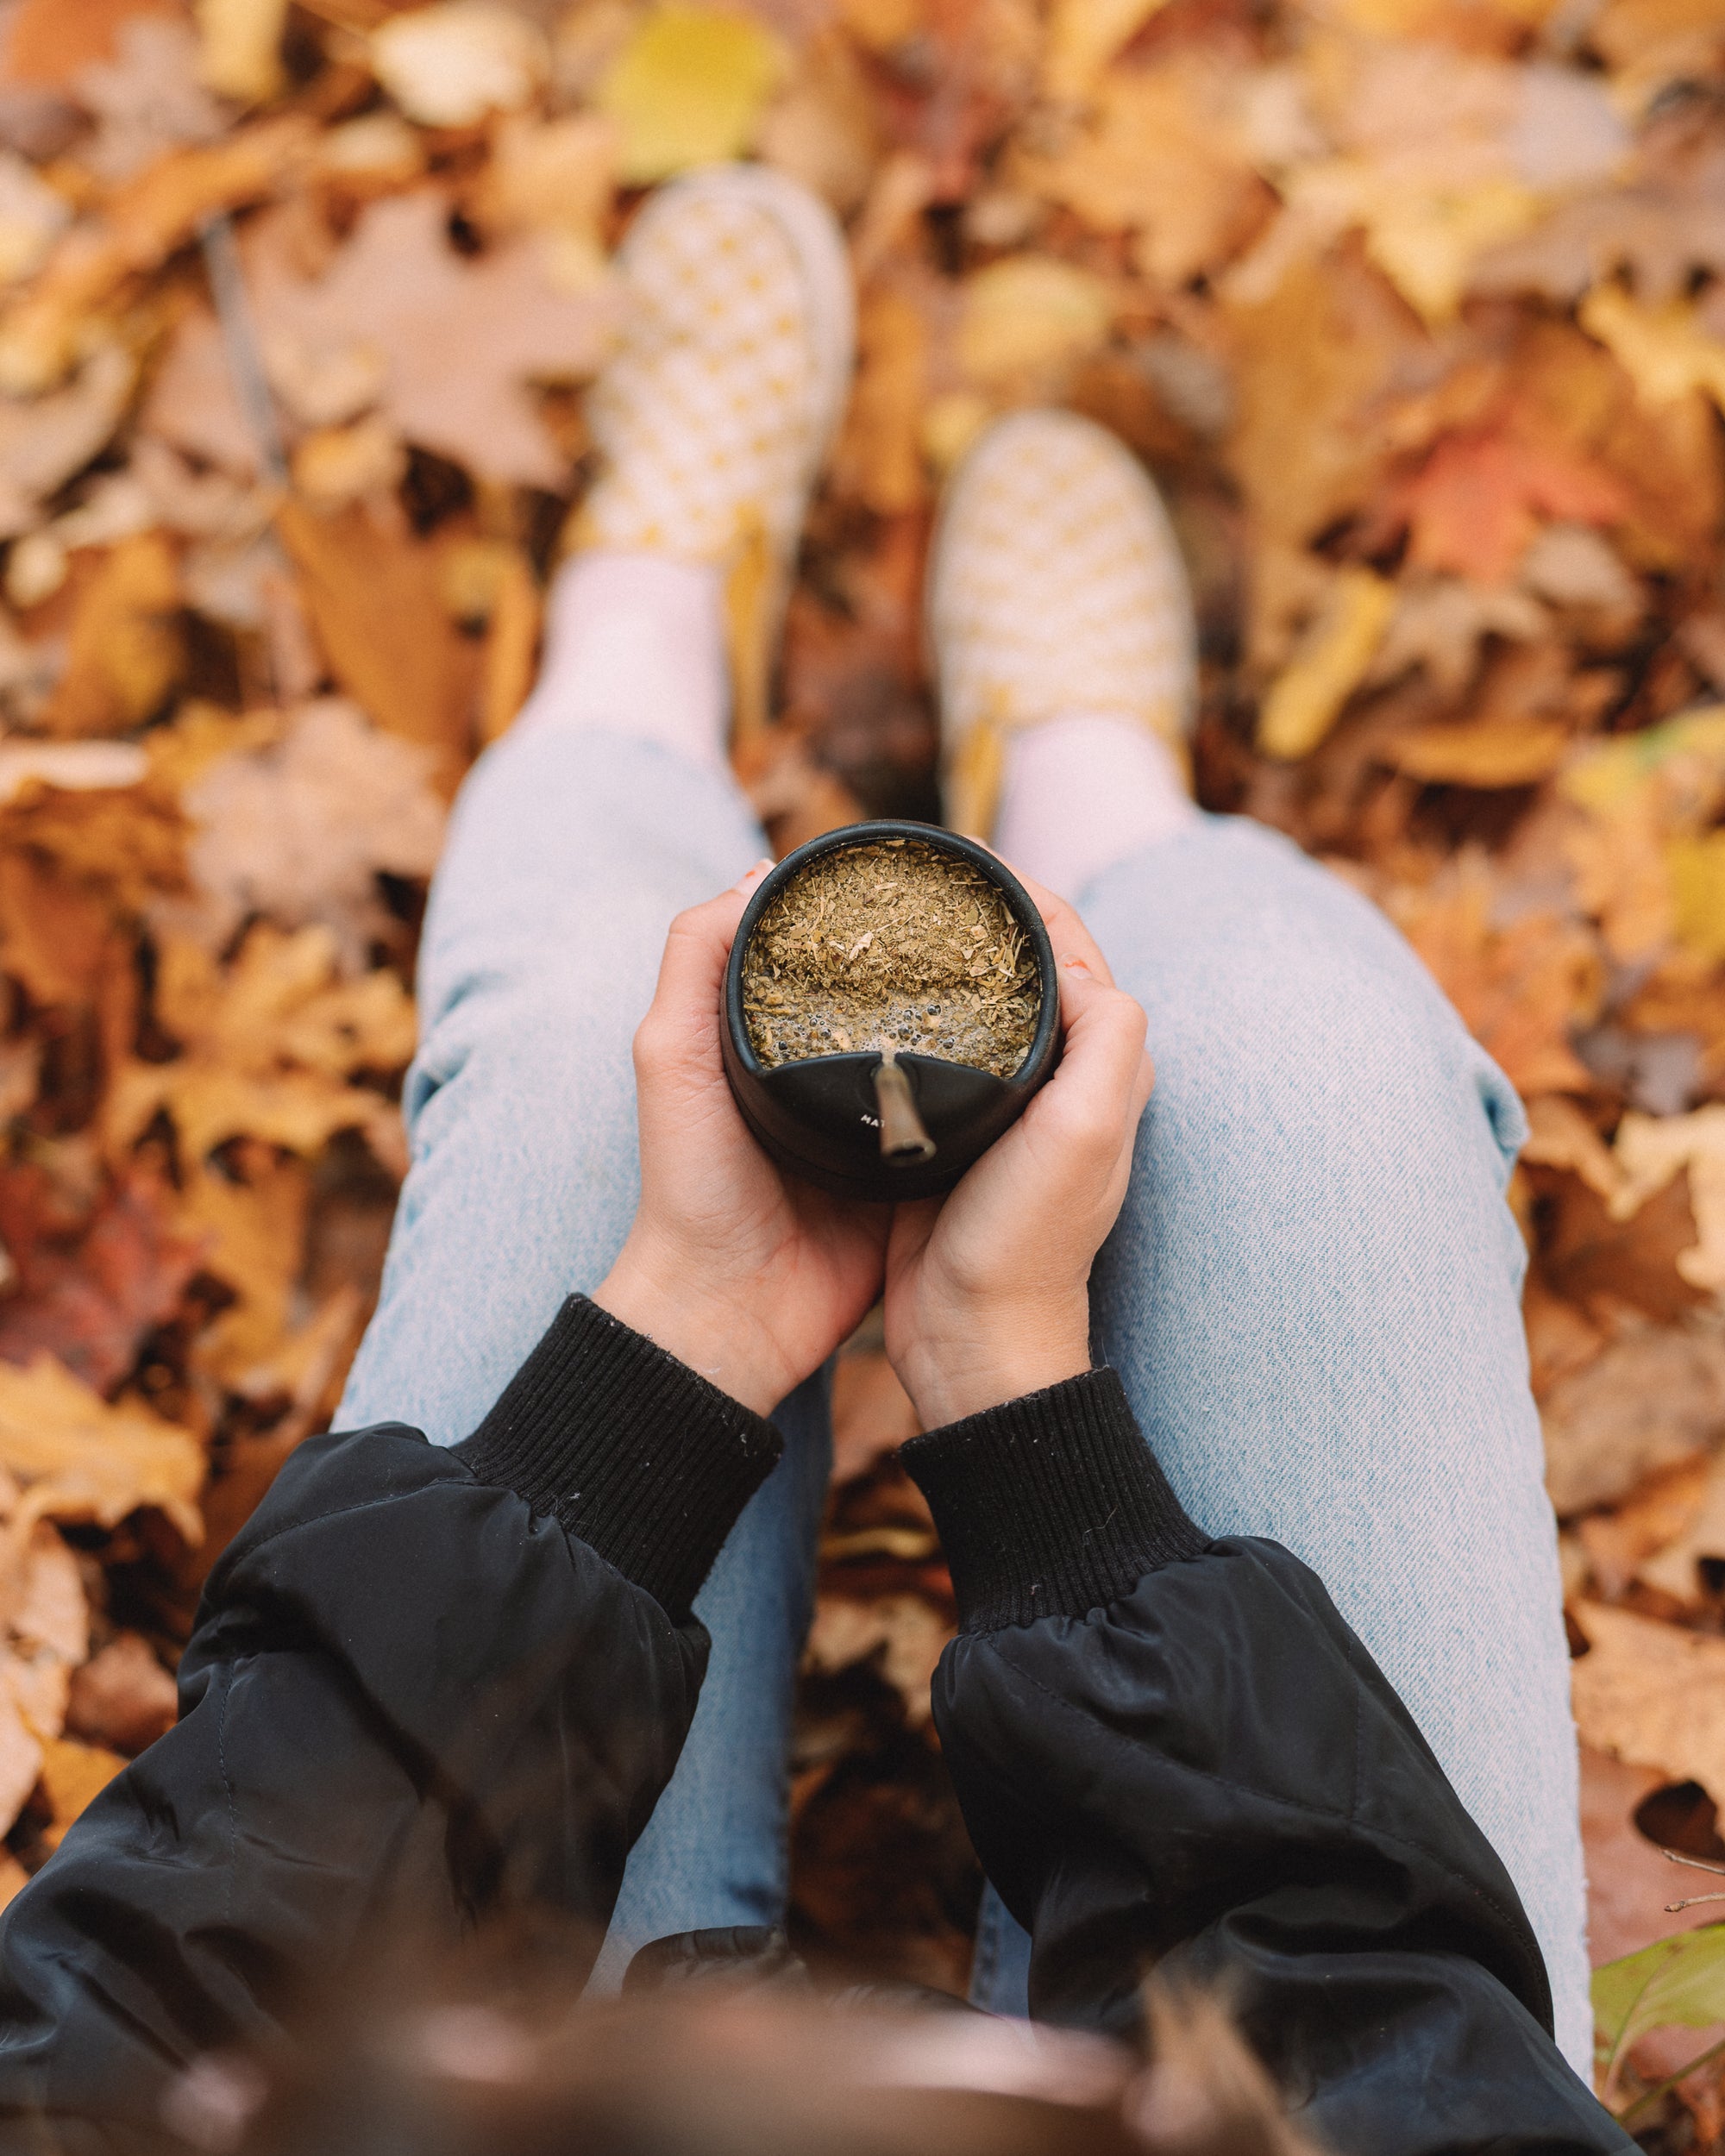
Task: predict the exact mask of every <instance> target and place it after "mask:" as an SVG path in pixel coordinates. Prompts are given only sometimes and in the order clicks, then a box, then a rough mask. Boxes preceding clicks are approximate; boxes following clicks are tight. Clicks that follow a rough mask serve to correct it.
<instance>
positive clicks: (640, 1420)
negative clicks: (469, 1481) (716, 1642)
mask: <svg viewBox="0 0 1725 2156" xmlns="http://www.w3.org/2000/svg"><path fill="white" fill-rule="evenodd" d="M454 1450H455V1456H456V1457H457V1458H459V1459H462V1460H465V1461H466V1463H467V1466H468V1467H469V1469H471V1470H472V1471H473V1473H474V1476H477V1477H478V1479H479V1480H480V1481H481V1482H499V1483H501V1484H503V1485H504V1486H505V1488H506V1489H512V1490H514V1491H515V1492H516V1493H517V1495H519V1496H521V1497H524V1498H525V1499H526V1501H527V1502H528V1503H529V1505H530V1506H531V1507H532V1508H533V1510H534V1511H535V1512H536V1513H550V1514H554V1515H555V1518H556V1519H557V1520H560V1521H561V1523H562V1525H563V1526H565V1527H566V1528H567V1529H568V1532H570V1533H571V1534H572V1535H579V1536H580V1539H581V1540H582V1541H583V1542H585V1543H586V1545H587V1546H588V1547H589V1548H590V1549H593V1550H595V1551H598V1553H599V1556H600V1557H604V1558H605V1561H606V1562H607V1564H614V1565H615V1566H616V1567H617V1569H618V1571H619V1572H621V1573H622V1574H623V1575H624V1577H625V1578H627V1579H631V1580H633V1581H634V1582H635V1583H636V1585H637V1587H643V1588H645V1589H646V1590H647V1592H648V1593H649V1595H652V1596H653V1597H654V1599H655V1601H657V1602H658V1603H659V1604H660V1605H661V1606H662V1608H663V1609H664V1610H665V1611H666V1612H667V1613H668V1614H669V1615H670V1616H672V1617H674V1618H679V1619H681V1617H683V1616H685V1615H686V1614H687V1611H688V1607H689V1604H690V1603H691V1602H692V1601H693V1600H694V1597H695V1594H696V1591H697V1589H699V1586H700V1583H701V1582H702V1581H703V1580H704V1579H705V1578H706V1576H707V1574H708V1572H709V1571H710V1570H712V1561H713V1559H714V1558H715V1557H717V1556H718V1552H719V1546H720V1545H721V1544H722V1543H723V1542H724V1538H725V1537H726V1535H728V1534H729V1533H730V1532H731V1528H732V1526H734V1525H735V1523H736V1520H737V1514H739V1513H740V1512H741V1511H742V1510H743V1507H744V1506H745V1505H746V1504H747V1503H748V1501H749V1500H750V1498H751V1497H752V1496H753V1495H755V1492H756V1490H757V1489H759V1488H760V1487H761V1485H762V1482H765V1481H766V1479H767V1477H768V1476H769V1475H770V1474H771V1473H772V1471H773V1470H774V1468H775V1466H776V1465H777V1464H778V1459H779V1455H780V1453H781V1451H783V1450H784V1441H783V1439H782V1438H781V1437H780V1435H779V1433H778V1432H777V1431H776V1430H775V1428H774V1427H773V1426H772V1424H771V1423H770V1422H767V1421H764V1420H762V1417H761V1416H759V1415H757V1414H754V1413H751V1412H750V1410H749V1409H748V1408H747V1407H743V1405H742V1403H741V1402H740V1401H735V1400H733V1399H731V1395H729V1394H728V1393H722V1392H720V1391H719V1389H718V1387H717V1386H716V1385H709V1384H708V1382H706V1378H704V1377H700V1376H697V1375H696V1374H695V1372H694V1371H693V1370H692V1369H689V1367H688V1366H687V1363H680V1362H679V1361H678V1360H677V1358H676V1357H675V1356H674V1355H668V1354H667V1353H666V1352H665V1351H664V1349H663V1348H661V1347H655V1345H654V1344H653V1342H652V1341H651V1340H649V1339H647V1338H645V1337H644V1336H643V1334H641V1333H639V1332H635V1331H634V1330H633V1329H632V1328H631V1327H630V1326H626V1325H624V1324H623V1323H622V1322H621V1321H620V1320H619V1319H616V1318H613V1317H612V1316H611V1315H610V1313H608V1312H606V1311H604V1310H601V1309H600V1308H599V1306H598V1304H597V1303H593V1302H589V1301H588V1300H587V1299H586V1296H585V1295H571V1296H570V1298H569V1300H568V1301H567V1302H566V1303H565V1304H564V1305H563V1307H562V1308H561V1310H560V1311H559V1312H558V1313H557V1315H556V1316H555V1318H554V1319H552V1321H551V1326H550V1330H549V1332H547V1333H546V1334H545V1337H544V1338H543V1339H542V1340H541V1341H540V1343H539V1344H538V1346H537V1347H536V1348H535V1349H534V1351H533V1352H532V1354H531V1355H530V1356H529V1357H528V1358H527V1360H526V1361H525V1362H524V1363H523V1364H522V1366H521V1368H520V1369H518V1370H517V1372H516V1374H515V1376H514V1377H512V1378H511V1381H510V1382H509V1384H508V1386H507V1388H505V1392H504V1394H503V1397H502V1398H501V1399H500V1400H499V1401H498V1403H497V1405H496V1407H493V1408H492V1411H491V1413H489V1414H488V1415H487V1416H486V1419H485V1420H484V1421H483V1422H482V1423H481V1424H480V1426H479V1428H478V1429H477V1430H475V1431H474V1434H473V1436H472V1437H470V1438H467V1440H466V1441H465V1442H464V1443H463V1444H461V1445H456V1446H455V1448H454Z"/></svg>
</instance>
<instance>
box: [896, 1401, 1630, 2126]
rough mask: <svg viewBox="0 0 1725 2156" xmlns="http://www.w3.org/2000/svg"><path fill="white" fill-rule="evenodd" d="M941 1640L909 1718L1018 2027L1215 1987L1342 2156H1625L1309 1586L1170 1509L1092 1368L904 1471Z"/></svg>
mask: <svg viewBox="0 0 1725 2156" xmlns="http://www.w3.org/2000/svg"><path fill="white" fill-rule="evenodd" d="M903 1457H904V1460H905V1463H906V1466H907V1467H908V1468H909V1470H910V1471H911V1473H912V1474H913V1476H915V1478H916V1480H917V1481H918V1482H919V1484H920V1486H921V1488H922V1489H923V1491H924V1493H925V1495H926V1496H927V1498H928V1500H929V1502H930V1504H931V1507H932V1508H933V1512H934V1516H935V1520H936V1524H937V1526H938V1528H939V1530H940V1533H941V1538H942V1541H943V1543H944V1547H945V1551H946V1554H947V1557H948V1559H949V1561H950V1564H951V1568H952V1576H953V1583H954V1587H955V1589H956V1592H957V1597H958V1606H959V1618H960V1631H959V1634H958V1637H957V1639H955V1640H954V1641H953V1643H952V1644H951V1645H950V1647H949V1648H948V1649H947V1651H946V1653H945V1654H944V1657H943V1658H942V1660H941V1664H940V1668H939V1670H938V1674H937V1677H936V1679H935V1689H934V1714H935V1721H936V1724H937V1727H938V1732H939V1735H940V1739H941V1743H942V1745H943V1747H944V1752H945V1755H946V1759H947V1763H948V1765H949V1766H950V1770H951V1773H952V1778H953V1781H954V1783H955V1785H956V1787H957V1791H958V1796H959V1800H960V1802H961V1803H962V1805H963V1811H964V1817H965V1821H966V1822H967V1824H968V1826H969V1829H970V1833H971V1837H972V1839H973V1840H974V1841H975V1846H976V1849H977V1852H978V1854H979V1855H980V1856H981V1858H982V1863H983V1865H984V1866H985V1868H986V1869H987V1871H988V1876H989V1877H990V1878H991V1879H992V1880H993V1881H994V1884H995V1885H996V1887H997V1888H998V1889H999V1890H1000V1895H1001V1896H1002V1898H1003V1899H1004V1901H1005V1902H1006V1904H1007V1908H1009V1909H1011V1911H1012V1912H1013V1915H1015V1916H1016V1917H1017V1918H1018V1920H1019V1922H1020V1923H1022V1924H1023V1925H1025V1926H1026V1928H1027V1929H1028V1930H1029V1931H1030V1932H1031V1934H1032V1960H1031V2005H1032V2012H1033V2013H1034V2014H1036V2015H1038V2017H1041V2018H1046V2019H1049V2020H1052V2021H1060V2022H1065V2023H1068V2024H1071V2025H1074V2026H1076V2027H1081V2028H1094V2029H1101V2030H1105V2031H1108V2032H1111V2033H1113V2034H1126V2035H1130V2034H1135V2033H1136V2032H1137V2031H1138V2028H1139V2027H1140V2024H1141V2004H1140V1999H1139V1996H1138V1987H1139V1984H1140V1983H1141V1981H1142V1979H1143V1977H1145V1974H1146V1973H1148V1972H1149V1971H1152V1970H1153V1971H1157V1974H1158V1975H1159V1976H1160V1977H1163V1978H1164V1979H1167V1980H1170V1981H1173V1982H1176V1983H1186V1984H1201V1985H1204V1986H1207V1987H1209V1986H1217V1985H1220V1987H1221V1988H1222V1990H1223V1994H1224V1996H1226V1998H1227V1999H1228V2000H1229V2001H1230V2002H1231V2003H1232V2005H1233V2009H1234V2011H1235V2012H1236V2014H1237V2015H1238V2016H1239V2021H1240V2023H1241V2026H1242V2028H1243V2029H1244V2031H1245V2034H1246V2036H1247V2038H1248V2040H1250V2041H1251V2044H1252V2045H1253V2046H1254V2048H1255V2049H1256V2050H1257V2051H1258V2053H1259V2055H1260V2056H1261V2057H1262V2058H1263V2059H1264V2061H1265V2063H1266V2065H1268V2066H1269V2067H1270V2070H1271V2071H1272V2072H1273V2073H1274V2074H1275V2075H1276V2077H1277V2081H1278V2082H1279V2084H1280V2085H1281V2087H1282V2088H1283V2091H1284V2093H1285V2094H1286V2096H1287V2097H1288V2099H1289V2103H1290V2105H1291V2107H1292V2109H1293V2111H1294V2115H1295V2117H1296V2119H1298V2120H1299V2122H1301V2123H1302V2125H1303V2126H1305V2127H1306V2128H1308V2130H1309V2131H1310V2132H1311V2133H1313V2134H1314V2135H1315V2136H1316V2137H1317V2138H1318V2140H1320V2143H1321V2144H1323V2145H1324V2146H1326V2147H1329V2148H1331V2149H1333V2150H1335V2151H1337V2152H1338V2156H1353V2153H1354V2152H1358V2156H1437V2153H1438V2152H1440V2151H1442V2152H1459V2151H1464V2150H1486V2149H1490V2150H1491V2151H1493V2152H1495V2153H1500V2156H1510V2152H1515V2153H1516V2156H1520V2153H1521V2152H1533V2151H1540V2152H1557V2151H1560V2150H1561V2151H1583V2150H1604V2149H1610V2150H1618V2151H1626V2150H1629V2149H1631V2148H1633V2147H1634V2144H1633V2143H1632V2142H1631V2141H1630V2140H1628V2136H1627V2135H1626V2134H1624V2133H1623V2132H1622V2130H1621V2128H1618V2127H1617V2125H1616V2124H1615V2122H1614V2121H1613V2120H1612V2119H1611V2118H1610V2117H1609V2115H1608V2114H1607V2113H1606V2112H1605V2111H1604V2110H1603V2109H1602V2108H1601V2107H1600V2106H1599V2105H1598V2104H1597V2103H1596V2102H1595V2100H1594V2098H1593V2096H1592V2095H1591V2094H1590V2091H1589V2090H1587V2089H1585V2088H1584V2086H1583V2085H1582V2084H1581V2083H1580V2081H1578V2079H1577V2078H1576V2077H1575V2075H1574V2074H1573V2073H1572V2072H1571V2070H1570V2068H1569V2066H1568V2065H1566V2064H1565V2061H1564V2059H1563V2058H1562V2056H1561V2055H1560V2054H1559V2052H1558V2050H1557V2048H1556V2046H1555V2045H1554V2044H1553V2040H1552V2035H1551V2028H1552V2021H1551V1995H1550V1990H1549V1986H1548V1984H1547V1981H1546V1971H1545V1965H1544V1963H1543V1960H1542V1959H1541V1956H1540V1950H1539V1947H1538V1945H1537V1944H1536V1942H1535V1940H1534V1934H1533V1932H1532V1930H1531V1928H1530V1927H1529V1926H1528V1923H1527V1917H1526V1915H1524V1913H1523V1911H1522V1908H1521V1902H1520V1901H1519V1900H1518V1898H1517V1896H1516V1893H1515V1888H1514V1886H1513V1885H1512V1884H1511V1883H1510V1880H1509V1874H1508V1873H1507V1872H1506V1871H1505V1870H1504V1868H1503V1865H1502V1863H1501V1862H1500V1861H1499V1859H1498V1858H1497V1856H1496V1852H1494V1851H1493V1849H1492V1847H1491V1846H1490V1843H1489V1842H1488V1841H1487V1840H1486V1839H1485V1837H1484V1834H1483V1833H1481V1832H1480V1830H1479V1829H1478V1827H1476V1826H1475V1825H1474V1823H1473V1821H1472V1820H1471V1818H1470V1817H1469V1815H1468V1814H1467V1812H1466V1811H1465V1809H1464V1808H1463V1806H1462V1803H1461V1802H1460V1800H1459V1798H1458V1796H1456V1794H1455V1792H1454V1790H1453V1789H1452V1788H1451V1787H1450V1785H1449V1783H1448V1782H1447V1781H1446V1779H1445V1777H1444V1774H1443V1771H1442V1770H1441V1769H1440V1766H1439V1765H1438V1763H1437V1761H1436V1759H1435V1758H1433V1754H1432V1752H1431V1750H1430V1748H1429V1746H1428V1745H1427V1744H1426V1742H1425V1740H1424V1739H1423V1738H1422V1737H1421V1734H1420V1733H1419V1730H1418V1729H1417V1728H1416V1727H1415V1724H1414V1720H1413V1718H1412V1717H1411V1716H1410V1715H1409V1714H1408V1711H1407V1709H1406V1708H1404V1707H1403V1706H1402V1702H1401V1701H1400V1700H1399V1699H1398V1698H1397V1696H1396V1693H1395V1692H1394V1690H1393V1689H1391V1687H1390V1686H1389V1683H1388V1682H1387V1681H1386V1680H1385V1678H1384V1677H1383V1673H1382V1672H1381V1671H1380V1670H1378V1669H1377V1665H1376V1664H1374V1663H1373V1661H1372V1659H1371V1656H1370V1655H1368V1654H1367V1652H1366V1651H1365V1649H1364V1647H1363V1646H1362V1645H1361V1644H1360V1642H1359V1640H1358V1639H1357V1638H1356V1637H1355V1635H1354V1634H1353V1633H1352V1632H1351V1631H1350V1630H1349V1628H1348V1626H1346V1623H1344V1621H1343V1620H1342V1618H1341V1616H1340V1614H1339V1612H1338V1611H1337V1609H1336V1608H1335V1605H1334V1604H1333V1602H1332V1601H1331V1600H1330V1598H1329V1596H1328V1595H1327V1594H1326V1593H1325V1591H1324V1589H1323V1586H1322V1584H1321V1583H1320V1581H1319V1580H1318V1579H1317V1577H1316V1576H1315V1575H1314V1574H1313V1573H1312V1572H1311V1571H1310V1570H1308V1568H1307V1567H1306V1566H1305V1565H1303V1564H1301V1563H1300V1562H1299V1560H1298V1559H1297V1558H1295V1557H1293V1556H1291V1555H1290V1554H1289V1551H1286V1550H1284V1549H1283V1548H1281V1547H1280V1546H1279V1545H1277V1544H1276V1543H1273V1542H1267V1541H1261V1540H1257V1539H1245V1538H1229V1539H1225V1540H1215V1541H1213V1540H1210V1539H1208V1538H1207V1537H1206V1536H1205V1535H1204V1534H1203V1533H1202V1532H1201V1531H1200V1530H1199V1529H1198V1528H1197V1527H1196V1526H1194V1524H1193V1523H1192V1521H1191V1520H1189V1519H1188V1518H1187V1516H1186V1514H1184V1513H1183V1512H1182V1509H1181V1507H1180V1506H1179V1504H1178V1502H1177V1501H1176V1498H1175V1496H1174V1495H1173V1492H1172V1491H1171V1489H1170V1488H1169V1485H1168V1483H1167V1482H1166V1480H1165V1479H1164V1476H1163V1475H1162V1473H1161V1471H1160V1470H1159V1469H1158V1468H1157V1464H1156V1462H1155V1460H1154V1458H1153V1457H1152V1456H1151V1452H1150V1451H1149V1448H1148V1447H1147V1446H1146V1445H1145V1442H1144V1440H1143V1438H1142V1437H1141V1435H1140V1434H1139V1432H1138V1427H1137V1425H1136V1423H1135V1422H1134V1420H1133V1419H1132V1412H1131V1409H1130V1408H1129V1407H1128V1406H1127V1404H1126V1395H1125V1394H1124V1392H1123V1390H1122V1388H1121V1387H1120V1381H1119V1379H1118V1378H1117V1377H1116V1376H1115V1375H1114V1374H1113V1372H1112V1371H1110V1370H1095V1371H1092V1372H1091V1373H1090V1374H1089V1375H1088V1376H1085V1377H1082V1378H1077V1379H1075V1380H1073V1381H1072V1382H1071V1383H1069V1384H1067V1385H1063V1386H1057V1387H1055V1388H1051V1390H1050V1391H1048V1392H1045V1393H1040V1394H1036V1395H1032V1396H1031V1397H1029V1398H1028V1399H1026V1400H1020V1401H1012V1402H1010V1403H1008V1405H1007V1406H1006V1407H1001V1408H996V1409H994V1410H993V1411H991V1412H990V1413H988V1414H984V1415H978V1416H975V1417H974V1418H972V1419H971V1420H969V1421H968V1422H963V1423H958V1424H955V1425H953V1426H951V1427H950V1428H948V1429H945V1430H942V1431H937V1432H932V1433H931V1435H929V1436H927V1437H925V1438H918V1439H916V1440H914V1441H913V1443H912V1444H910V1445H907V1446H906V1447H905V1449H904V1455H903Z"/></svg>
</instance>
